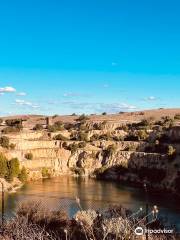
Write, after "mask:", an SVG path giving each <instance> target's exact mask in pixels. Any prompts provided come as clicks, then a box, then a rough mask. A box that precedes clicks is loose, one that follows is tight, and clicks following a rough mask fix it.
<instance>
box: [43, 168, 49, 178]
mask: <svg viewBox="0 0 180 240" xmlns="http://www.w3.org/2000/svg"><path fill="white" fill-rule="evenodd" d="M41 173H42V177H43V178H49V177H50V176H51V174H50V173H49V169H48V168H46V167H43V168H42V170H41Z"/></svg>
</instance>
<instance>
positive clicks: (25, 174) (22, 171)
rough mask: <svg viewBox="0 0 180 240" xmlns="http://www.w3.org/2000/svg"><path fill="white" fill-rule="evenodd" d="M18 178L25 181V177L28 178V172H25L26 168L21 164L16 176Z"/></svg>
mask: <svg viewBox="0 0 180 240" xmlns="http://www.w3.org/2000/svg"><path fill="white" fill-rule="evenodd" d="M18 178H19V180H20V181H21V182H26V181H27V179H28V174H27V170H26V168H25V167H24V166H23V167H22V169H21V171H20V173H19V176H18Z"/></svg>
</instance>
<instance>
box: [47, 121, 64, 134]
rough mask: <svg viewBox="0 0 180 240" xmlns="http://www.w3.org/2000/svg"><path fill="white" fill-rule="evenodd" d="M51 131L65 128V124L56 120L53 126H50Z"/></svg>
mask: <svg viewBox="0 0 180 240" xmlns="http://www.w3.org/2000/svg"><path fill="white" fill-rule="evenodd" d="M48 130H49V132H57V131H62V130H64V124H63V122H62V121H57V122H55V123H54V124H53V125H52V126H48Z"/></svg>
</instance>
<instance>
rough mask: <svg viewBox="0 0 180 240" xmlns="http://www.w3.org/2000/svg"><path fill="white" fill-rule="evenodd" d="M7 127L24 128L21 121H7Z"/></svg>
mask: <svg viewBox="0 0 180 240" xmlns="http://www.w3.org/2000/svg"><path fill="white" fill-rule="evenodd" d="M5 122H6V125H7V126H9V127H17V128H22V120H21V119H7V120H6V121H5Z"/></svg>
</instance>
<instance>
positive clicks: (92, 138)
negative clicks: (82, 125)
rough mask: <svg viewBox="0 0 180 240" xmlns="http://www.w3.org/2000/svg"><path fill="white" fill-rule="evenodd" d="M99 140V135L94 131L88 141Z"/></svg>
mask: <svg viewBox="0 0 180 240" xmlns="http://www.w3.org/2000/svg"><path fill="white" fill-rule="evenodd" d="M97 140H99V135H98V134H97V133H95V134H94V135H92V136H91V137H90V141H91V142H93V141H97Z"/></svg>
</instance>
